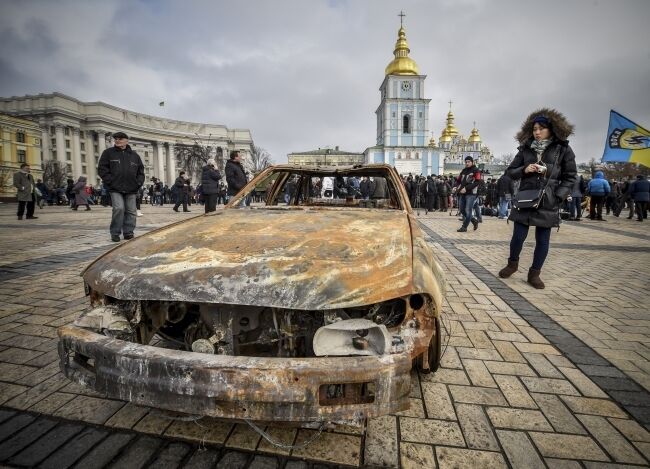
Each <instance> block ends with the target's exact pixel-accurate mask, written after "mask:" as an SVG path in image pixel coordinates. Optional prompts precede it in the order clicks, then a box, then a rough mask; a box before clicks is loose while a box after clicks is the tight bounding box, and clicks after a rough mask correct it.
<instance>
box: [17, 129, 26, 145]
mask: <svg viewBox="0 0 650 469" xmlns="http://www.w3.org/2000/svg"><path fill="white" fill-rule="evenodd" d="M16 142H18V143H25V132H21V131H18V132H16Z"/></svg>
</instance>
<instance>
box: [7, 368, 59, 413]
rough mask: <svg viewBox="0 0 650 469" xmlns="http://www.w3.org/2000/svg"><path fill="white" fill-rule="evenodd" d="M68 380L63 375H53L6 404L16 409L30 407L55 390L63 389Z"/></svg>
mask: <svg viewBox="0 0 650 469" xmlns="http://www.w3.org/2000/svg"><path fill="white" fill-rule="evenodd" d="M66 381H67V380H66V379H65V377H64V376H63V375H55V376H52V377H51V378H48V379H46V380H45V381H43V382H42V383H40V384H38V385H36V386H34V387H31V388H26V391H25V392H24V393H22V394H20V395H18V396H16V397H14V398H13V399H11V400H10V401H8V402H7V403H6V405H8V406H10V407H13V408H15V409H28V408H29V407H31V406H33V405H34V404H36V403H37V402H39V401H41V400H42V399H44V398H45V397H47V396H49V395H50V394H52V393H53V392H54V391H58V390H59V389H61V388H62V387H63V386H65V383H66Z"/></svg>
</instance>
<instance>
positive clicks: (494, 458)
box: [436, 446, 508, 469]
mask: <svg viewBox="0 0 650 469" xmlns="http://www.w3.org/2000/svg"><path fill="white" fill-rule="evenodd" d="M436 455H437V456H438V467H440V469H452V468H454V469H457V468H465V467H480V468H482V469H493V468H494V469H497V468H499V469H501V468H507V467H508V466H507V464H506V462H505V460H504V459H503V456H502V455H501V454H500V453H492V452H489V451H476V450H471V449H460V448H445V447H442V446H438V447H436Z"/></svg>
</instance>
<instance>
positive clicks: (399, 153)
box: [397, 152, 402, 160]
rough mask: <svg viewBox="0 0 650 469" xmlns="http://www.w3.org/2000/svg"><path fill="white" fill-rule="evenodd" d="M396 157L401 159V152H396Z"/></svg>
mask: <svg viewBox="0 0 650 469" xmlns="http://www.w3.org/2000/svg"><path fill="white" fill-rule="evenodd" d="M397 159H398V160H401V159H402V152H398V153H397Z"/></svg>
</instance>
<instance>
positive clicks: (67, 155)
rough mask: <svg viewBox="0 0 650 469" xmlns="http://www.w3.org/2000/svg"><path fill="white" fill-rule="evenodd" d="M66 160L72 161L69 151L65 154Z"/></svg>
mask: <svg viewBox="0 0 650 469" xmlns="http://www.w3.org/2000/svg"><path fill="white" fill-rule="evenodd" d="M65 159H66V160H68V161H72V155H71V154H70V152H69V151H66V152H65Z"/></svg>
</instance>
